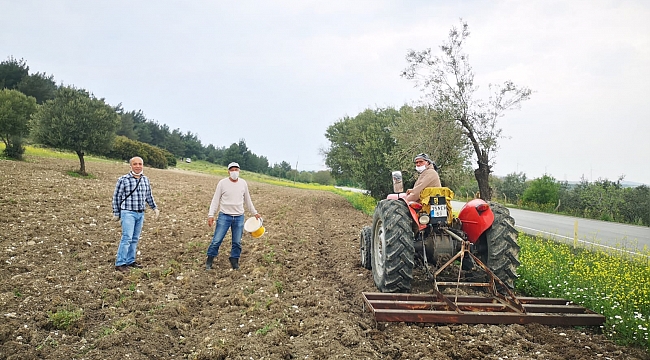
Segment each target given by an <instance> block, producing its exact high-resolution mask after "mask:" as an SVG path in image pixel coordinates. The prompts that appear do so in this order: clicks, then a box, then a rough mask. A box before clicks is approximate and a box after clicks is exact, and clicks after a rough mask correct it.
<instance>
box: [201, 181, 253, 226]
mask: <svg viewBox="0 0 650 360" xmlns="http://www.w3.org/2000/svg"><path fill="white" fill-rule="evenodd" d="M244 203H246V207H247V208H248V211H250V212H251V213H253V214H257V210H255V206H253V201H251V195H250V194H249V192H248V183H246V180H244V179H241V178H240V179H238V180H237V181H231V180H230V178H225V179H221V180H220V181H219V183H218V184H217V189H216V190H215V192H214V196H213V197H212V202H211V203H210V210H209V211H208V217H214V213H215V212H216V211H217V209H219V211H220V212H222V213H224V214H227V215H232V216H238V215H243V214H244Z"/></svg>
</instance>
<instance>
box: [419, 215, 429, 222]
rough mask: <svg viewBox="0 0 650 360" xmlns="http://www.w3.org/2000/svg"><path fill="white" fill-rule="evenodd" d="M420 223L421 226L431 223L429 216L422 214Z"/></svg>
mask: <svg viewBox="0 0 650 360" xmlns="http://www.w3.org/2000/svg"><path fill="white" fill-rule="evenodd" d="M418 220H419V221H420V224H422V225H426V224H428V223H429V214H426V213H422V214H420V218H419V219H418Z"/></svg>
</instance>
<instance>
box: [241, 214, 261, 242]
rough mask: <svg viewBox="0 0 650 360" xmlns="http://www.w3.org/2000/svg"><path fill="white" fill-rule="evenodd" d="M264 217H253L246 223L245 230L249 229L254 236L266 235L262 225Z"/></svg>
mask: <svg viewBox="0 0 650 360" xmlns="http://www.w3.org/2000/svg"><path fill="white" fill-rule="evenodd" d="M262 223H263V221H262V219H261V218H260V219H257V218H256V217H252V218H250V219H248V220H246V222H245V223H244V230H246V231H248V232H249V233H251V236H252V237H254V238H256V239H257V238H258V237H260V236H262V235H264V231H265V229H264V226H262Z"/></svg>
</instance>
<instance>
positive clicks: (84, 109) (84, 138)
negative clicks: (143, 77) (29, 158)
mask: <svg viewBox="0 0 650 360" xmlns="http://www.w3.org/2000/svg"><path fill="white" fill-rule="evenodd" d="M33 121H34V137H35V139H36V141H38V142H40V143H42V144H44V145H47V146H52V147H54V148H58V149H65V150H71V151H74V152H75V153H76V154H77V156H78V157H79V163H80V168H79V174H81V175H84V176H85V175H87V173H86V164H85V161H84V155H85V154H86V152H91V153H95V154H106V153H108V151H109V150H110V149H111V147H112V146H113V141H114V139H115V132H116V130H117V129H118V128H119V126H120V124H121V122H120V117H119V116H118V114H117V113H116V112H115V109H114V108H113V107H111V106H110V105H108V104H106V103H105V102H104V99H97V98H95V96H94V95H92V94H90V93H88V92H87V91H85V90H82V89H76V88H74V87H68V86H65V87H60V88H59V89H58V90H57V91H56V94H55V96H54V99H53V100H48V101H46V102H45V104H43V105H41V107H40V108H39V109H38V110H37V111H36V113H35V114H34V116H33Z"/></svg>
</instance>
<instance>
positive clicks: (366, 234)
mask: <svg viewBox="0 0 650 360" xmlns="http://www.w3.org/2000/svg"><path fill="white" fill-rule="evenodd" d="M359 250H360V252H361V266H363V267H364V268H365V269H368V270H370V269H372V264H371V263H370V262H371V261H372V260H371V259H372V257H371V256H370V254H372V227H370V226H364V227H363V229H361V235H360V236H359Z"/></svg>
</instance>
